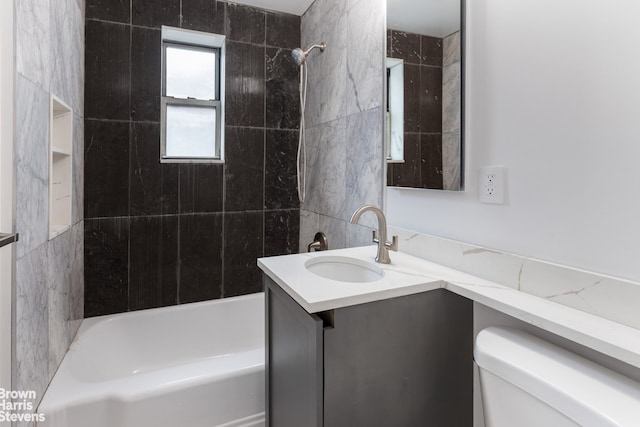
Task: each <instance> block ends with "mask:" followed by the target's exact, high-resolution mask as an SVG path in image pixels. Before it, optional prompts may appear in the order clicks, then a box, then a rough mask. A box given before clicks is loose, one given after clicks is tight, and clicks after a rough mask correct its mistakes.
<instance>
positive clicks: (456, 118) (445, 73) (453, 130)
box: [442, 31, 462, 190]
mask: <svg viewBox="0 0 640 427" xmlns="http://www.w3.org/2000/svg"><path fill="white" fill-rule="evenodd" d="M442 66H443V68H442V186H443V189H445V190H460V114H461V108H460V100H461V94H462V92H461V82H462V81H461V78H460V77H461V69H460V32H459V31H458V32H455V33H453V34H451V35H450V36H447V37H445V38H444V39H443V60H442Z"/></svg>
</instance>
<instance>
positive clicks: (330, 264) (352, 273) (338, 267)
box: [304, 256, 384, 283]
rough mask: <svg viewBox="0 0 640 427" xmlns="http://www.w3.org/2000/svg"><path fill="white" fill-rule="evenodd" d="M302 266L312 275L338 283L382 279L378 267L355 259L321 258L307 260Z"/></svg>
mask: <svg viewBox="0 0 640 427" xmlns="http://www.w3.org/2000/svg"><path fill="white" fill-rule="evenodd" d="M304 266H305V267H306V269H307V270H309V271H310V272H311V273H313V274H316V275H318V276H320V277H324V278H325V279H331V280H337V281H339V282H351V283H366V282H375V281H376V280H380V279H382V278H383V277H384V271H383V270H382V269H381V268H380V267H378V266H377V265H375V264H373V263H370V262H367V261H363V260H361V259H357V258H349V257H341V256H322V257H317V258H312V259H310V260H308V261H307V262H305V263H304Z"/></svg>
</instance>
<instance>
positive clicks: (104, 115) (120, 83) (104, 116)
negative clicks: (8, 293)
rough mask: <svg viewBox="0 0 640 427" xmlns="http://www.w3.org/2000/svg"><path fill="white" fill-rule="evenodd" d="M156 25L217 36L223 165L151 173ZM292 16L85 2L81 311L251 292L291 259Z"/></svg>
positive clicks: (193, 5) (294, 241)
mask: <svg viewBox="0 0 640 427" xmlns="http://www.w3.org/2000/svg"><path fill="white" fill-rule="evenodd" d="M161 25H169V26H174V27H181V28H186V29H192V30H198V31H206V32H213V33H218V34H225V35H226V36H227V44H226V48H227V51H226V55H227V56H226V97H227V99H226V129H225V147H226V156H225V157H226V162H225V164H224V165H205V164H166V163H164V164H161V163H159V135H160V123H159V121H160V77H161V74H160V73H161V70H160V67H161V34H160V27H161ZM299 44H300V17H298V16H293V15H287V14H281V13H274V12H268V11H265V10H261V9H254V8H249V7H244V6H240V5H236V4H231V3H226V2H220V1H214V0H207V1H204V0H202V1H198V0H191V1H187V0H163V1H161V2H160V1H155V0H87V19H86V50H87V53H86V69H87V80H86V82H87V84H86V98H85V100H86V120H85V138H86V145H85V161H86V181H85V214H86V218H87V219H86V221H85V274H86V287H85V315H86V316H95V315H100V314H107V313H116V312H123V311H127V310H137V309H144V308H152V307H159V306H167V305H173V304H179V303H186V302H194V301H202V300H208V299H214V298H221V297H228V296H234V295H241V294H246V293H251V292H257V291H260V290H262V281H261V274H260V272H259V270H258V268H257V266H256V258H257V257H260V256H263V255H276V254H284V253H290V252H296V251H297V247H298V230H299V204H298V201H297V196H296V187H295V183H296V178H295V158H296V149H297V145H296V144H297V136H298V132H297V127H298V115H299V109H298V103H297V102H298V101H297V100H298V92H297V90H298V84H297V83H298V68H297V67H296V66H295V64H294V63H293V61H292V59H291V55H290V50H291V49H293V48H295V47H298V46H299Z"/></svg>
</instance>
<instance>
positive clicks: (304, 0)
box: [232, 0, 313, 16]
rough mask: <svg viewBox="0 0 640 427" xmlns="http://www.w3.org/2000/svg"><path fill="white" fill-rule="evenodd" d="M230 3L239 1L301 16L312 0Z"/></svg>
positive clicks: (265, 0)
mask: <svg viewBox="0 0 640 427" xmlns="http://www.w3.org/2000/svg"><path fill="white" fill-rule="evenodd" d="M232 3H240V4H245V5H247V6H253V7H259V8H262V9H267V10H275V11H278V12H286V13H292V14H294V15H298V16H302V14H303V13H304V12H306V10H307V9H308V8H309V6H311V3H313V0H240V1H234V2H232Z"/></svg>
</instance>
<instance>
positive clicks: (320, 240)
mask: <svg viewBox="0 0 640 427" xmlns="http://www.w3.org/2000/svg"><path fill="white" fill-rule="evenodd" d="M327 249H329V242H328V240H327V236H325V235H324V233H323V232H322V231H318V232H317V233H316V235H315V236H313V242H311V243H309V245H308V246H307V252H311V250H314V251H326V250H327Z"/></svg>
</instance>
